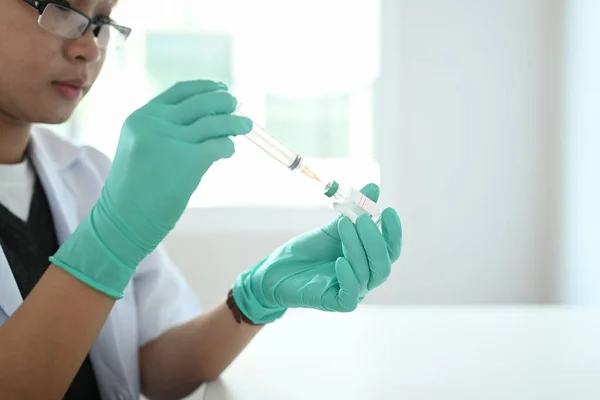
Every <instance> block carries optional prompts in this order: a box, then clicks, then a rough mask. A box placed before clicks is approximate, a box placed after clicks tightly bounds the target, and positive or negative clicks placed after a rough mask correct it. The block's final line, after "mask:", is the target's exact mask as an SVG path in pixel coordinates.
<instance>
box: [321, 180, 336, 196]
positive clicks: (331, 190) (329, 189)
mask: <svg viewBox="0 0 600 400" xmlns="http://www.w3.org/2000/svg"><path fill="white" fill-rule="evenodd" d="M339 187H340V185H339V184H338V183H337V182H336V181H331V182H329V183H328V184H327V186H325V192H324V194H325V196H327V197H331V196H333V195H334V194H335V193H336V192H337V191H338V189H339Z"/></svg>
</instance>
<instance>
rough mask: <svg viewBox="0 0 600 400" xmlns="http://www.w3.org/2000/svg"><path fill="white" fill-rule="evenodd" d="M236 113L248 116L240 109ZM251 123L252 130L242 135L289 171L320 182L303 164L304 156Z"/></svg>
mask: <svg viewBox="0 0 600 400" xmlns="http://www.w3.org/2000/svg"><path fill="white" fill-rule="evenodd" d="M236 114H238V115H241V116H244V117H246V118H248V117H247V116H246V115H244V114H243V113H242V112H240V111H237V112H236ZM252 124H253V128H252V131H251V132H250V133H248V134H246V135H244V136H245V137H246V138H248V139H250V140H251V141H252V142H253V143H254V144H256V145H257V146H258V147H260V148H261V149H263V150H264V151H265V152H266V153H267V154H269V155H270V156H272V157H273V158H274V159H276V160H277V161H279V162H280V163H281V164H282V165H283V166H285V167H286V168H287V169H289V170H290V171H298V172H300V173H301V174H304V175H306V176H308V177H309V178H311V179H314V180H315V181H317V182H321V179H320V178H319V177H318V176H317V174H315V173H314V172H313V171H311V170H310V168H308V167H307V166H306V165H305V164H304V158H303V157H302V156H301V155H300V154H298V153H296V152H295V151H293V150H292V149H290V148H289V147H287V146H286V145H285V144H284V143H283V142H281V141H280V140H278V139H277V138H275V137H274V136H273V135H271V134H270V133H269V132H267V131H266V129H264V128H263V127H261V126H260V125H258V124H257V123H255V122H254V121H253V122H252ZM321 183H323V182H321Z"/></svg>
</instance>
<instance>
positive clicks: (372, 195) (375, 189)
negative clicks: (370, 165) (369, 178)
mask: <svg viewBox="0 0 600 400" xmlns="http://www.w3.org/2000/svg"><path fill="white" fill-rule="evenodd" d="M360 192H361V193H362V194H364V195H365V196H367V197H368V198H369V199H371V200H373V201H374V202H375V203H377V201H378V200H379V186H377V185H376V184H374V183H369V184H367V185H365V186H363V187H362V189H360Z"/></svg>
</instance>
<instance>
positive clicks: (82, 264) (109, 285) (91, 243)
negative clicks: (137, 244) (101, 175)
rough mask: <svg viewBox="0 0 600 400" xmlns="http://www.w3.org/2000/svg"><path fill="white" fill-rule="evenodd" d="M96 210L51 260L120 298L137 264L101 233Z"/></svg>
mask: <svg viewBox="0 0 600 400" xmlns="http://www.w3.org/2000/svg"><path fill="white" fill-rule="evenodd" d="M96 212H97V210H96V208H95V207H94V208H93V209H92V211H91V212H90V213H89V214H88V216H87V217H86V218H85V219H84V220H83V221H82V222H81V224H79V226H78V227H77V229H76V230H75V232H73V234H72V235H71V236H70V237H69V238H68V239H67V240H66V241H65V243H63V244H62V246H60V247H59V249H58V251H57V252H56V253H55V254H54V255H53V256H52V257H50V262H52V263H53V264H54V265H56V266H57V267H59V268H61V269H63V270H64V271H66V272H67V273H69V274H71V275H72V276H74V277H75V278H77V279H79V280H80V281H82V282H83V283H85V284H87V285H88V286H90V287H92V288H94V289H96V290H98V291H100V292H102V293H105V294H106V295H108V296H110V297H113V298H115V299H120V298H122V297H123V292H124V291H125V288H126V287H127V285H128V283H129V281H130V280H131V277H132V276H133V274H134V273H135V270H136V266H137V265H134V266H133V267H132V264H131V260H129V259H128V260H123V259H122V258H121V257H120V256H119V255H118V254H115V253H114V252H113V250H112V248H111V246H110V245H109V244H107V243H106V242H105V238H106V235H104V236H102V235H101V234H100V233H99V230H98V226H102V222H100V221H97V218H96V216H97V215H96ZM97 222H98V223H97ZM104 233H106V232H104ZM112 240H117V238H112ZM113 247H114V246H113Z"/></svg>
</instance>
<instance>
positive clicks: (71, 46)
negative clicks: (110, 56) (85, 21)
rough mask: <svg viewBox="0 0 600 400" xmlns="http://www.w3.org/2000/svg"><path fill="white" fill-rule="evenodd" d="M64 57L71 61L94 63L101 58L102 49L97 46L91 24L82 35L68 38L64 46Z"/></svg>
mask: <svg viewBox="0 0 600 400" xmlns="http://www.w3.org/2000/svg"><path fill="white" fill-rule="evenodd" d="M64 51H65V57H67V58H68V59H69V60H70V61H73V62H85V63H95V62H98V61H100V59H101V58H102V52H103V50H102V49H101V48H100V47H99V46H98V43H97V42H96V37H95V36H94V26H91V27H90V28H89V29H88V30H87V31H86V32H85V34H84V35H83V36H81V37H78V38H77V39H69V40H67V41H66V43H65V47H64Z"/></svg>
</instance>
